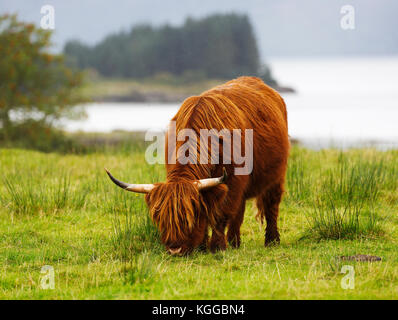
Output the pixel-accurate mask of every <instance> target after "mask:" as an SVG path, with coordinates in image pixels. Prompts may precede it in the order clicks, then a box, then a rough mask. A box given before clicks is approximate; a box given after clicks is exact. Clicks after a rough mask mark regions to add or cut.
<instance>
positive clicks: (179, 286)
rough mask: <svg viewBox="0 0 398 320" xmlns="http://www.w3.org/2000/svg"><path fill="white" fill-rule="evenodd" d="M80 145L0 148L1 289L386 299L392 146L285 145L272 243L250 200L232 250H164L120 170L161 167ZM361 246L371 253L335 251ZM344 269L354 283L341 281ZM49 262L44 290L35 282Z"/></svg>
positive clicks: (134, 154)
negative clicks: (282, 189)
mask: <svg viewBox="0 0 398 320" xmlns="http://www.w3.org/2000/svg"><path fill="white" fill-rule="evenodd" d="M115 150H116V149H115V148H112V149H110V150H108V151H107V150H106V149H103V150H101V152H96V153H95V152H93V153H89V154H86V155H62V154H53V153H51V154H45V153H40V152H34V151H24V150H12V149H4V150H0V168H1V173H0V181H1V184H0V299H382V298H384V299H394V298H395V299H396V298H398V250H397V240H398V232H397V227H398V215H397V214H398V209H397V208H398V151H397V150H394V151H387V152H380V151H375V150H371V149H363V150H350V151H347V152H340V151H338V150H323V151H311V150H308V149H303V148H299V147H294V148H293V149H292V152H291V157H290V161H289V171H288V175H287V186H286V188H287V192H286V194H285V197H284V199H283V202H282V204H281V210H280V220H279V226H280V233H281V244H280V245H279V246H275V247H271V248H264V246H263V242H264V236H263V235H264V227H263V226H260V224H259V223H258V222H257V221H256V220H255V217H254V216H255V213H256V209H255V205H254V203H253V202H252V201H249V202H248V204H247V208H246V215H245V221H244V223H243V226H242V245H241V248H240V249H230V248H228V249H227V250H226V251H225V252H219V253H216V254H210V253H202V252H194V253H193V254H192V255H191V256H189V257H171V256H169V255H168V254H167V253H166V252H165V250H164V249H163V247H162V246H161V244H160V242H159V237H158V233H157V231H156V229H155V228H154V227H153V225H152V223H151V221H150V219H149V218H148V212H147V209H146V206H145V203H144V200H143V196H142V195H135V194H132V193H128V192H123V191H122V190H120V189H119V188H116V187H115V186H114V185H113V184H111V183H110V182H109V181H108V178H107V177H106V175H105V173H104V170H103V167H104V166H106V167H108V168H109V169H112V172H113V173H114V174H115V175H116V176H117V177H120V178H121V179H123V180H127V181H134V182H138V183H139V182H155V181H158V180H162V179H164V177H165V172H164V169H163V167H162V166H149V165H147V164H146V163H145V160H144V153H143V148H142V147H135V148H130V147H123V148H121V150H119V151H117V152H116V153H115ZM355 254H369V255H376V256H380V257H382V261H381V262H355V261H352V262H351V261H341V260H339V259H338V257H340V256H342V255H355ZM347 264H348V265H352V266H354V268H355V289H353V290H344V289H342V288H341V285H340V282H341V279H342V278H343V276H344V275H343V274H341V273H340V270H341V267H342V266H343V265H347ZM44 265H50V266H53V268H54V272H55V289H54V290H44V289H41V287H40V277H41V276H42V275H41V273H40V270H41V268H42V267H43V266H44Z"/></svg>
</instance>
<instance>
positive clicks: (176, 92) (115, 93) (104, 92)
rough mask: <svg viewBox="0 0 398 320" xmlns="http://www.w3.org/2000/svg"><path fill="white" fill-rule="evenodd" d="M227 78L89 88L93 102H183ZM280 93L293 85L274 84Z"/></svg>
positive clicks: (107, 83) (113, 83) (106, 83)
mask: <svg viewBox="0 0 398 320" xmlns="http://www.w3.org/2000/svg"><path fill="white" fill-rule="evenodd" d="M223 82H225V80H207V81H200V82H197V83H191V84H185V83H181V84H175V83H171V84H169V83H167V82H163V83H156V82H147V81H142V82H138V81H128V80H127V81H126V80H109V81H106V80H105V81H94V82H92V83H89V86H88V88H87V89H86V90H87V93H88V95H89V96H90V98H91V100H92V101H93V102H144V103H181V102H182V101H184V100H185V99H186V98H187V97H189V96H192V95H198V94H200V93H201V92H203V91H205V90H208V89H210V88H212V87H214V86H216V85H218V84H220V83H223ZM273 88H274V89H275V90H277V91H278V92H280V93H295V92H296V91H295V90H294V89H293V88H291V87H284V86H273Z"/></svg>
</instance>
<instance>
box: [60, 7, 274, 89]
mask: <svg viewBox="0 0 398 320" xmlns="http://www.w3.org/2000/svg"><path fill="white" fill-rule="evenodd" d="M64 53H65V55H66V56H67V57H68V61H69V64H71V65H73V66H75V67H79V68H81V69H86V68H92V69H95V70H97V71H98V72H99V73H100V74H101V75H103V76H105V77H122V78H143V77H151V76H154V75H156V74H159V73H170V74H173V75H177V76H178V75H187V74H189V75H191V76H193V77H197V78H233V77H236V76H239V75H255V76H260V77H262V78H264V80H265V81H266V82H268V83H270V84H272V82H273V80H272V78H271V76H270V72H269V70H268V69H267V68H266V67H264V66H261V64H260V59H259V52H258V46H257V42H256V38H255V35H254V32H253V28H252V25H251V23H250V20H249V18H248V17H247V16H246V15H240V14H224V15H221V14H216V15H211V16H208V17H205V18H202V19H193V18H188V19H187V20H186V21H185V23H184V24H183V25H182V26H180V27H173V26H170V25H164V26H161V27H152V26H150V25H148V24H146V25H138V26H134V27H133V28H132V29H131V31H130V32H120V33H116V34H112V35H109V36H107V37H106V38H105V39H104V40H102V41H101V42H100V43H98V44H97V45H95V46H88V45H85V44H83V43H81V42H79V41H76V40H73V41H69V42H67V43H66V45H65V47H64Z"/></svg>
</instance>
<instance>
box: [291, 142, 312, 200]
mask: <svg viewBox="0 0 398 320" xmlns="http://www.w3.org/2000/svg"><path fill="white" fill-rule="evenodd" d="M311 180H312V175H311V170H309V169H308V159H305V158H304V152H297V150H296V149H293V151H292V154H291V155H290V158H289V162H288V170H287V174H286V186H287V194H286V198H287V199H288V201H290V202H295V203H299V204H302V203H303V202H307V201H308V200H309V199H310V198H311V196H312V194H313V190H312V188H313V186H312V184H311Z"/></svg>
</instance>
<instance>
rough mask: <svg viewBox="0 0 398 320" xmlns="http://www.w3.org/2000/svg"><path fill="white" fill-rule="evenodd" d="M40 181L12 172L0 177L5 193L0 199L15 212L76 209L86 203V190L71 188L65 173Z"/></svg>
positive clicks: (38, 177) (27, 212)
mask: <svg viewBox="0 0 398 320" xmlns="http://www.w3.org/2000/svg"><path fill="white" fill-rule="evenodd" d="M53 179H54V180H55V181H52V183H49V182H48V181H46V182H44V181H43V180H42V177H40V176H33V175H22V174H19V173H17V174H13V175H9V176H5V177H4V178H3V182H4V186H5V191H6V193H5V194H3V196H2V197H1V198H0V201H1V202H2V203H3V204H4V205H5V206H6V207H7V208H8V209H9V210H10V211H11V212H12V213H15V214H37V213H51V212H56V211H58V210H61V209H65V208H67V207H70V208H74V209H80V208H82V207H83V206H84V205H85V203H86V197H87V195H88V189H87V188H85V189H84V190H83V192H82V190H72V188H71V181H70V176H69V174H61V175H60V176H58V177H57V176H56V177H54V178H53Z"/></svg>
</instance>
